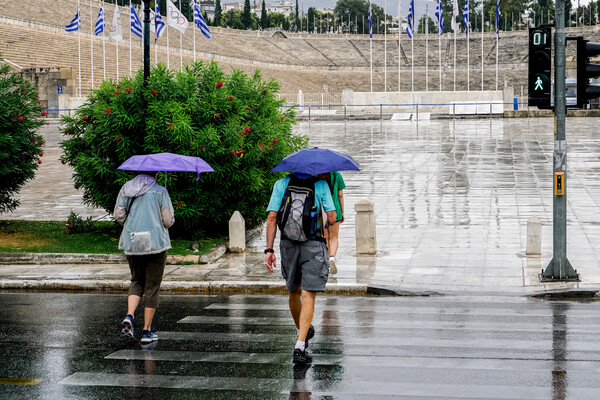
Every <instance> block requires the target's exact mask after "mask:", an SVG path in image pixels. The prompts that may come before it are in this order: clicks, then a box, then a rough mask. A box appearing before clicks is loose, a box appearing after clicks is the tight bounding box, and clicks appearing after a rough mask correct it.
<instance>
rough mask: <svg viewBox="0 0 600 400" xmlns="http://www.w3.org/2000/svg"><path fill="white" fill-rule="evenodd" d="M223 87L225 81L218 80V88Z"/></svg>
mask: <svg viewBox="0 0 600 400" xmlns="http://www.w3.org/2000/svg"><path fill="white" fill-rule="evenodd" d="M221 87H223V82H221V81H219V82H217V89H218V88H221Z"/></svg>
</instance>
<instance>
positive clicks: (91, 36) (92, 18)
mask: <svg viewBox="0 0 600 400" xmlns="http://www.w3.org/2000/svg"><path fill="white" fill-rule="evenodd" d="M90 29H91V35H90V48H91V49H92V89H93V88H94V11H93V10H92V0H90Z"/></svg>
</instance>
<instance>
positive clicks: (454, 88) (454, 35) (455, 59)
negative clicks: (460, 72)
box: [453, 31, 456, 92]
mask: <svg viewBox="0 0 600 400" xmlns="http://www.w3.org/2000/svg"><path fill="white" fill-rule="evenodd" d="M453 33H454V68H453V70H454V91H455V92H456V31H454V32H453Z"/></svg>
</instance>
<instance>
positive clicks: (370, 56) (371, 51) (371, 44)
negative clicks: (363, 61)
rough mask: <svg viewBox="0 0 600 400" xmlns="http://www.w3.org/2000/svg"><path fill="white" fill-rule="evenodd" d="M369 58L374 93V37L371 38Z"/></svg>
mask: <svg viewBox="0 0 600 400" xmlns="http://www.w3.org/2000/svg"><path fill="white" fill-rule="evenodd" d="M369 36H370V35H369ZM369 58H370V64H371V92H372V91H373V37H371V39H370V40H369Z"/></svg>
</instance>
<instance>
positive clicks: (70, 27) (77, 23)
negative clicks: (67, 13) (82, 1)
mask: <svg viewBox="0 0 600 400" xmlns="http://www.w3.org/2000/svg"><path fill="white" fill-rule="evenodd" d="M80 27H81V17H80V14H79V7H78V8H77V14H75V18H73V19H72V20H71V22H69V23H68V24H67V25H65V31H67V32H75V31H78V30H79V28H80Z"/></svg>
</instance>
